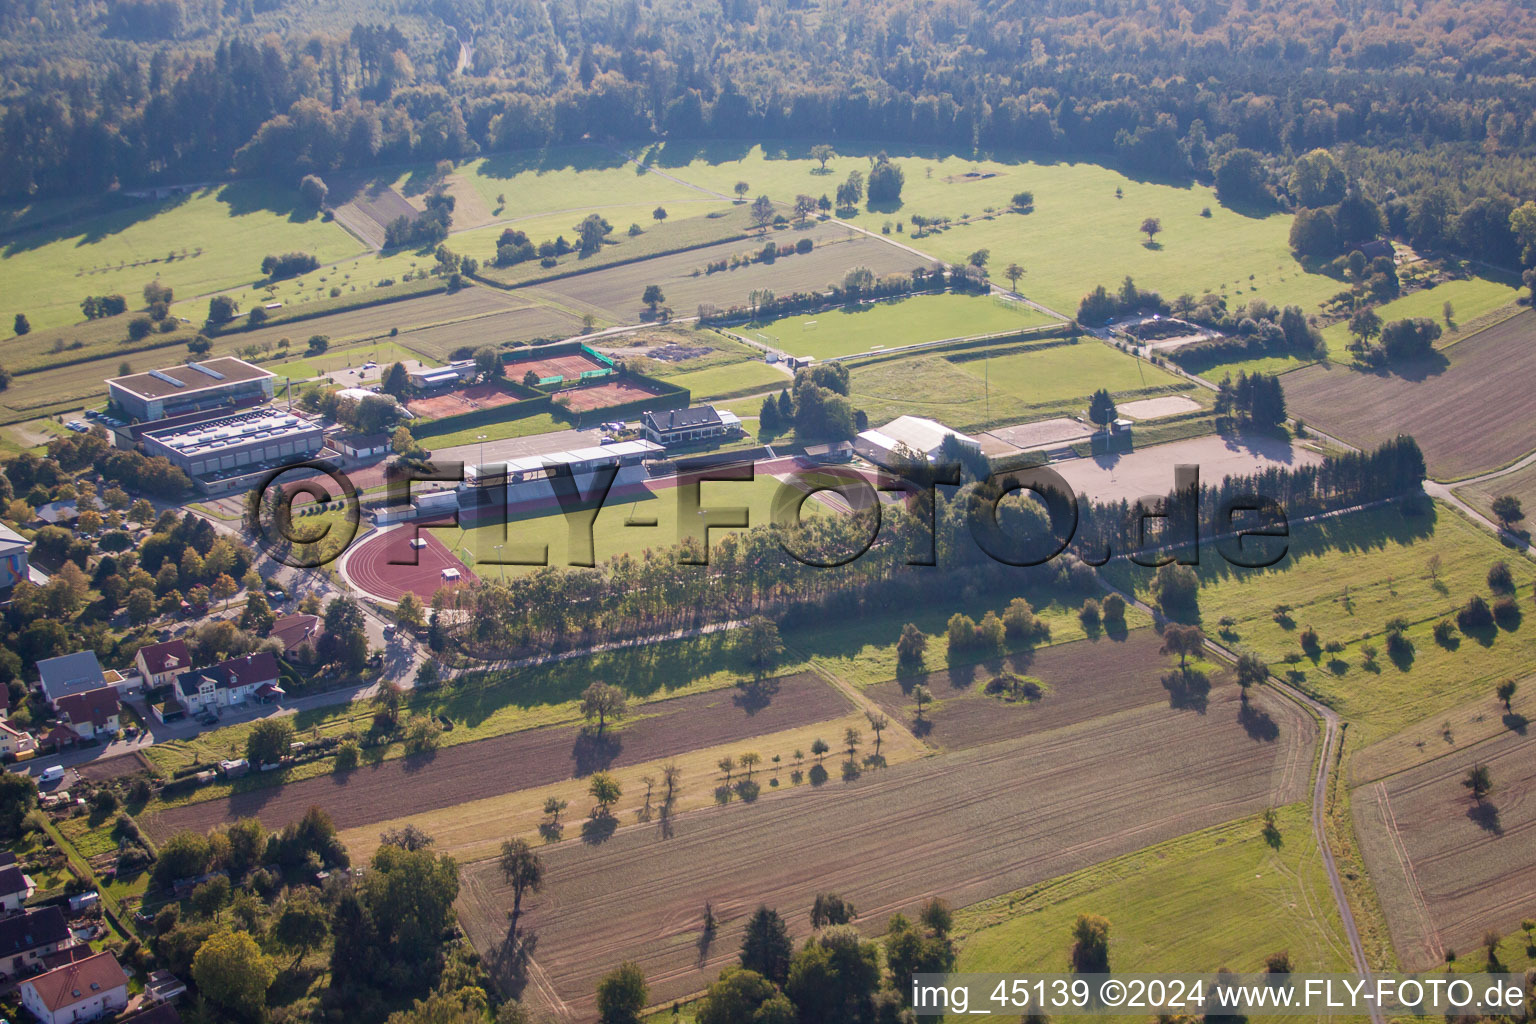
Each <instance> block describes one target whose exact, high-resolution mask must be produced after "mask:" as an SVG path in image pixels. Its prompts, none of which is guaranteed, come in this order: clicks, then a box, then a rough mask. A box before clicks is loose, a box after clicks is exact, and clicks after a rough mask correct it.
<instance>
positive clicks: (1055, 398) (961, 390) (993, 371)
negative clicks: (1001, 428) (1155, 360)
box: [850, 338, 1191, 430]
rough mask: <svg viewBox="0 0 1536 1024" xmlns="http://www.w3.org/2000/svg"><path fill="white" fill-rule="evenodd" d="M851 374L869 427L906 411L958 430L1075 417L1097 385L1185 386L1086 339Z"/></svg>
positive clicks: (1117, 389)
mask: <svg viewBox="0 0 1536 1024" xmlns="http://www.w3.org/2000/svg"><path fill="white" fill-rule="evenodd" d="M852 369H853V373H852V380H851V383H850V391H851V397H852V399H853V404H854V405H855V406H856V407H858V408H861V409H864V410H865V411H866V412H868V413H869V419H870V422H871V423H875V424H879V423H886V422H889V421H890V420H892V419H894V418H895V417H897V416H900V415H902V414H904V413H910V414H912V415H915V416H928V417H931V418H933V419H936V420H938V421H939V422H941V423H944V424H947V425H948V426H951V427H954V428H955V429H958V430H965V429H975V428H980V427H984V426H988V425H994V426H995V425H997V424H1001V423H1019V422H1024V421H1028V420H1038V419H1044V418H1047V417H1048V416H1059V415H1063V414H1070V413H1076V412H1078V411H1080V409H1082V408H1086V404H1087V398H1088V396H1089V395H1091V394H1092V393H1093V392H1094V391H1095V390H1096V389H1098V388H1101V387H1102V388H1108V389H1109V390H1110V392H1111V393H1113V394H1115V395H1128V394H1132V393H1135V394H1141V393H1143V392H1145V393H1148V394H1150V393H1151V392H1153V391H1156V390H1159V389H1176V390H1183V389H1186V388H1188V387H1190V386H1191V385H1189V383H1188V382H1187V381H1184V380H1182V379H1180V378H1177V377H1174V376H1173V375H1172V374H1170V373H1168V372H1166V371H1164V370H1160V369H1158V368H1157V367H1155V366H1152V365H1151V364H1149V363H1147V362H1146V361H1144V360H1140V359H1137V358H1135V357H1134V356H1131V355H1128V354H1126V353H1124V352H1121V351H1119V350H1117V349H1114V348H1111V347H1110V346H1108V345H1105V344H1103V343H1102V342H1099V341H1095V340H1094V339H1092V338H1084V339H1081V340H1079V341H1078V342H1077V343H1076V344H1070V343H1066V344H1063V343H1060V342H1059V341H1051V342H1042V343H1038V344H1033V345H1022V346H1021V345H1006V346H999V347H996V348H992V347H988V348H983V349H967V350H965V352H963V353H957V354H954V355H947V356H946V355H943V354H939V353H931V354H923V355H915V356H909V357H906V358H901V359H889V360H879V361H874V362H869V363H863V364H859V365H855V366H854V367H853V368H852Z"/></svg>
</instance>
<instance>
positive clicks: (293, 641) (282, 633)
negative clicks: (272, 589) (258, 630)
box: [267, 613, 322, 655]
mask: <svg viewBox="0 0 1536 1024" xmlns="http://www.w3.org/2000/svg"><path fill="white" fill-rule="evenodd" d="M321 631H322V630H321V621H320V616H318V615H304V614H302V613H301V614H296V615H284V616H283V617H282V618H280V619H278V620H277V621H275V622H273V623H272V631H271V632H270V633H269V634H267V635H268V636H270V637H271V638H272V639H273V640H276V641H277V642H278V643H280V644H282V645H283V653H284V654H288V655H291V654H293V653H294V652H295V651H297V650H298V649H299V648H301V647H303V646H304V645H305V644H314V643H318V642H319V641H320V633H321Z"/></svg>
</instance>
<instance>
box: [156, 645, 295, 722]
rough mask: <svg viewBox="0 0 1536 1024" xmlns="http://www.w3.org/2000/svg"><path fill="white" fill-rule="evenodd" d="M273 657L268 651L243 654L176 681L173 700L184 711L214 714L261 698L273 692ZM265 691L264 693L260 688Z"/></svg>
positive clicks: (274, 664) (187, 674) (198, 670)
mask: <svg viewBox="0 0 1536 1024" xmlns="http://www.w3.org/2000/svg"><path fill="white" fill-rule="evenodd" d="M277 679H278V674H277V657H276V655H274V654H273V653H272V652H271V651H262V652H261V653H259V654H247V655H245V656H244V657H242V658H231V659H230V660H229V661H226V662H223V663H221V664H218V665H214V666H213V667H212V668H204V669H197V670H195V671H192V672H183V673H182V674H181V675H179V676H177V677H176V699H177V700H178V701H180V702H181V705H182V706H183V707H185V708H186V709H187V711H189V712H191V713H193V714H196V713H198V712H201V711H217V710H218V709H219V708H226V707H229V706H231V705H238V704H244V703H245V702H246V701H248V700H253V699H260V698H262V697H265V696H267V695H268V693H270V692H271V691H272V690H275V689H277V687H278V683H277ZM264 687H265V688H267V692H266V693H264V692H262V691H263V688H264Z"/></svg>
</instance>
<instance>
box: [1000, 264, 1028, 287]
mask: <svg viewBox="0 0 1536 1024" xmlns="http://www.w3.org/2000/svg"><path fill="white" fill-rule="evenodd" d="M1003 276H1004V277H1006V278H1007V279H1008V287H1009V288H1010V289H1012V290H1013V291H1015V292H1016V291H1018V290H1019V278H1021V277H1023V276H1024V268H1023V267H1021V266H1019V265H1018V264H1017V263H1010V264H1008V265H1007V266H1006V267H1004V268H1003Z"/></svg>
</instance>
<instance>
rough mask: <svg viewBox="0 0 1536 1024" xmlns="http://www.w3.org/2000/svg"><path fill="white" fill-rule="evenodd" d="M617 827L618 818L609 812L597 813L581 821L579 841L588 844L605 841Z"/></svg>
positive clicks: (595, 844)
mask: <svg viewBox="0 0 1536 1024" xmlns="http://www.w3.org/2000/svg"><path fill="white" fill-rule="evenodd" d="M618 827H619V819H617V818H615V817H614V816H613V815H611V814H598V815H595V816H593V817H590V818H588V819H587V820H586V821H584V822H582V823H581V841H582V842H584V843H586V844H587V845H588V846H597V845H599V844H601V843H606V842H607V841H608V840H609V838H611V837H612V836H613V833H614V830H615V829H617V828H618Z"/></svg>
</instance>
